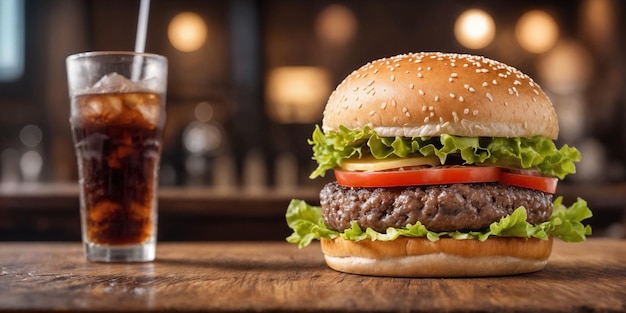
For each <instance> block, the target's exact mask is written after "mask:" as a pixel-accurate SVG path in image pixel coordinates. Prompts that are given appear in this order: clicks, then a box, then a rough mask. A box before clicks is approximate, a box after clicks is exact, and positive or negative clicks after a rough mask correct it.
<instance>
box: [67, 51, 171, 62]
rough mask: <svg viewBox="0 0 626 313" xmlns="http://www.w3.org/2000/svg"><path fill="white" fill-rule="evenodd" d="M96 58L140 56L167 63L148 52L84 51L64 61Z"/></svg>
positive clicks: (164, 58) (163, 57) (160, 57)
mask: <svg viewBox="0 0 626 313" xmlns="http://www.w3.org/2000/svg"><path fill="white" fill-rule="evenodd" d="M98 56H141V57H148V58H155V59H162V60H163V61H167V58H166V57H165V56H163V55H160V54H156V53H149V52H135V51H86V52H79V53H75V54H71V55H69V56H68V57H67V58H66V60H67V61H72V60H78V59H82V58H88V57H98Z"/></svg>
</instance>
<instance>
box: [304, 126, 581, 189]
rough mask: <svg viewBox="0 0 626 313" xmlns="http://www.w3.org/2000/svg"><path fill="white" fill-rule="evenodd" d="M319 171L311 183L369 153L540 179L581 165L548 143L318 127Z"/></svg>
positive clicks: (568, 150) (569, 151)
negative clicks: (535, 174)
mask: <svg viewBox="0 0 626 313" xmlns="http://www.w3.org/2000/svg"><path fill="white" fill-rule="evenodd" d="M309 144H310V145H312V149H313V159H314V160H315V161H317V164H318V167H317V168H316V169H315V170H314V171H313V172H312V173H311V175H310V178H316V177H319V176H324V174H325V173H326V171H328V170H332V169H334V168H337V167H339V166H340V165H341V162H342V161H343V160H346V159H349V158H353V157H355V158H360V157H362V156H363V155H368V154H371V155H372V156H373V157H374V158H376V159H384V158H388V157H406V156H410V155H422V156H436V157H438V158H439V161H440V162H441V164H445V162H446V160H447V159H448V158H449V157H451V156H454V157H456V158H458V159H461V160H463V162H464V163H465V164H483V163H484V164H493V165H498V166H505V167H514V168H520V169H532V170H538V171H540V172H541V173H542V174H543V175H546V176H555V177H559V178H560V179H563V178H564V177H565V176H566V175H568V174H572V173H575V172H576V166H575V165H574V162H578V161H580V152H578V150H576V148H573V147H569V146H567V145H564V146H563V147H561V148H560V149H557V148H556V146H555V144H554V142H553V141H552V140H550V139H548V138H545V137H541V136H536V137H532V138H497V137H493V138H483V137H460V136H452V135H441V136H440V137H411V138H408V137H380V136H378V135H377V134H376V132H375V131H373V130H372V129H370V128H369V127H367V126H366V127H365V128H363V129H362V130H349V129H347V128H345V127H343V126H340V127H339V130H337V131H329V132H327V133H324V132H323V131H322V130H321V128H320V127H319V126H316V128H315V130H314V131H313V135H312V138H311V139H310V140H309Z"/></svg>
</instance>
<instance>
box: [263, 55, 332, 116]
mask: <svg viewBox="0 0 626 313" xmlns="http://www.w3.org/2000/svg"><path fill="white" fill-rule="evenodd" d="M330 88H331V87H330V75H329V74H328V72H327V71H326V70H324V69H322V68H318V67H307V66H294V67H279V68H276V69H273V70H272V71H271V72H270V73H269V75H268V79H267V90H266V96H267V111H268V113H269V116H270V117H271V118H272V119H273V120H275V121H277V122H279V123H313V122H316V121H318V120H319V119H320V117H321V113H322V110H323V108H324V104H325V103H326V100H327V99H328V96H329V95H330V91H331V90H330Z"/></svg>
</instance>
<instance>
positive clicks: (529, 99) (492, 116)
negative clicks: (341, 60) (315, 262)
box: [286, 52, 592, 277]
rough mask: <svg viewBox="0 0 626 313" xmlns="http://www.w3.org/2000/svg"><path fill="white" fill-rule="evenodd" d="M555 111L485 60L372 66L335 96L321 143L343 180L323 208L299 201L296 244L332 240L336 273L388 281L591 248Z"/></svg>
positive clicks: (527, 84)
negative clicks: (566, 247) (572, 192)
mask: <svg viewBox="0 0 626 313" xmlns="http://www.w3.org/2000/svg"><path fill="white" fill-rule="evenodd" d="M558 132H559V127H558V121H557V115H556V112H555V110H554V108H553V106H552V103H551V102H550V100H549V98H548V97H547V96H546V94H545V93H544V92H543V91H542V89H541V87H540V86H539V85H538V84H537V83H535V82H534V81H533V80H532V79H531V78H530V77H529V76H527V75H526V74H524V73H522V72H521V71H519V70H517V69H515V68H513V67H511V66H508V65H506V64H503V63H501V62H497V61H494V60H491V59H488V58H485V57H481V56H475V55H468V54H450V53H436V52H425V53H410V54H402V55H398V56H394V57H390V58H383V59H379V60H375V61H372V62H370V63H368V64H366V65H364V66H362V67H361V68H359V69H357V70H356V71H354V72H352V73H351V74H350V75H348V76H347V77H346V78H345V79H344V80H343V81H342V82H341V83H340V84H339V85H338V86H337V88H336V89H335V90H334V91H333V92H332V94H331V95H330V98H329V99H328V102H327V104H326V107H325V109H324V112H323V120H322V125H321V127H320V126H319V125H318V126H316V128H315V130H314V131H313V135H312V138H311V139H310V140H309V144H311V145H312V149H313V159H314V160H315V161H316V162H317V165H318V166H317V168H316V169H315V170H314V171H313V172H312V173H311V178H317V177H322V176H324V175H326V174H327V173H328V172H333V173H334V175H335V180H336V181H331V182H329V183H328V184H326V185H325V186H324V187H323V188H322V190H321V192H320V206H314V205H309V204H307V203H305V202H303V201H301V200H295V199H294V200H292V201H291V203H290V205H289V208H288V209H287V213H286V219H287V223H288V225H289V227H290V228H291V229H292V230H293V233H292V234H291V235H290V236H289V237H288V238H287V241H289V242H291V243H296V244H298V245H299V246H300V247H305V246H307V245H309V244H310V243H311V242H312V241H313V240H320V241H321V249H322V252H323V254H324V258H325V261H326V263H327V265H328V266H329V267H330V268H332V269H335V270H337V271H341V272H346V273H353V274H362V275H376V276H407V277H459V276H497V275H512V274H520V273H528V272H533V271H537V270H540V269H542V268H544V267H545V266H546V264H547V261H548V258H549V256H550V253H551V250H552V243H553V238H555V237H556V238H559V239H561V240H564V241H567V242H577V241H583V240H585V238H586V236H588V235H590V234H591V228H590V227H589V226H588V225H583V224H582V223H581V221H582V220H584V219H586V218H589V217H591V215H592V214H591V211H590V210H589V208H588V207H587V204H586V202H585V201H584V200H582V199H578V200H577V201H576V202H575V203H573V204H572V205H571V206H569V207H567V206H565V205H563V204H562V198H561V197H555V195H554V194H555V192H556V187H557V183H558V181H559V180H561V179H563V178H565V176H567V175H568V174H572V173H575V171H576V168H575V162H578V161H579V160H580V153H579V151H578V150H576V149H575V148H573V147H569V146H567V145H564V146H562V147H561V148H557V147H556V145H555V143H554V140H555V139H557V136H558Z"/></svg>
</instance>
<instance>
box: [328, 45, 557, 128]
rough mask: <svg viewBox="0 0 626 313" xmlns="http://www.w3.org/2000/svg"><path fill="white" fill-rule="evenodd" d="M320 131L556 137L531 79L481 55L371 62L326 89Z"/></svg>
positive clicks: (547, 105)
mask: <svg viewBox="0 0 626 313" xmlns="http://www.w3.org/2000/svg"><path fill="white" fill-rule="evenodd" d="M322 124H323V125H322V129H323V130H324V131H325V132H326V131H329V130H337V129H338V127H339V125H343V126H345V127H347V128H349V129H362V128H363V127H365V126H366V125H367V126H369V127H371V128H372V129H373V130H375V131H376V132H377V133H378V134H379V135H380V136H385V137H394V136H403V137H413V136H439V135H442V134H449V135H456V136H471V137H525V138H528V137H533V136H544V137H547V138H550V139H556V138H557V136H558V132H559V126H558V121H557V117H556V112H555V111H554V108H553V106H552V103H551V102H550V99H548V97H547V96H546V94H545V93H544V92H543V91H542V90H541V88H540V87H539V85H537V84H536V83H535V82H534V81H533V80H532V79H531V78H530V77H528V76H527V75H526V74H524V73H522V72H520V71H519V70H517V69H515V68H513V67H511V66H508V65H506V64H503V63H500V62H497V61H494V60H490V59H487V58H484V57H481V56H474V55H468V54H445V53H436V52H425V53H411V54H403V55H398V56H395V57H391V58H384V59H379V60H376V61H373V62H370V63H368V64H366V65H364V66H362V67H361V68H359V69H358V70H356V71H354V72H352V73H351V74H350V75H348V77H346V78H345V79H344V80H343V82H341V84H339V86H338V87H337V89H336V90H335V91H334V92H333V93H332V94H331V96H330V98H329V100H328V103H327V104H326V108H325V110H324V118H323V123H322Z"/></svg>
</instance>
